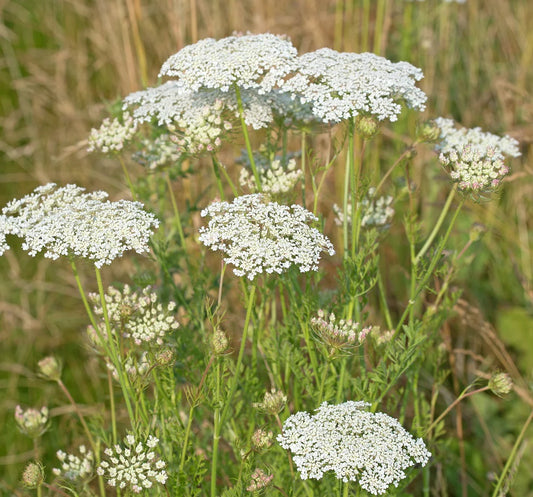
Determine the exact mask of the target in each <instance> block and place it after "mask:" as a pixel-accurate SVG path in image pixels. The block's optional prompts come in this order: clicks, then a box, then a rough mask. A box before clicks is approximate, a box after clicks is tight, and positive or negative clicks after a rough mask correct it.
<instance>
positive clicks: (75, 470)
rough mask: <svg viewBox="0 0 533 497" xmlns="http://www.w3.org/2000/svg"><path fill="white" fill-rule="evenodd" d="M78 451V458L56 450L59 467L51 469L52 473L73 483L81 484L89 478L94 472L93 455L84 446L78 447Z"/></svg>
mask: <svg viewBox="0 0 533 497" xmlns="http://www.w3.org/2000/svg"><path fill="white" fill-rule="evenodd" d="M78 451H79V453H80V456H77V455H75V454H67V453H66V452H63V451H62V450H58V451H57V452H56V455H57V458H58V459H59V462H60V463H61V467H60V468H54V469H52V473H54V475H56V476H59V477H60V478H64V479H65V480H69V481H71V482H73V483H82V482H84V481H86V480H88V479H89V478H91V476H92V475H93V471H94V454H93V452H92V451H91V450H87V448H86V447H85V445H80V446H79V449H78Z"/></svg>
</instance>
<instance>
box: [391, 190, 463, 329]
mask: <svg viewBox="0 0 533 497" xmlns="http://www.w3.org/2000/svg"><path fill="white" fill-rule="evenodd" d="M463 204H464V199H462V200H461V202H460V203H459V205H458V206H457V209H456V211H455V213H454V215H453V218H452V220H451V221H450V224H449V226H448V229H447V230H446V233H445V235H444V237H443V238H442V240H441V241H440V243H439V245H438V246H437V250H435V253H434V254H433V258H432V260H431V262H430V265H429V267H428V269H427V271H426V273H425V275H424V276H423V278H422V280H421V281H420V283H419V284H418V285H417V287H416V289H415V290H414V292H412V293H411V295H410V299H409V303H408V304H407V306H406V308H405V310H404V312H403V314H402V316H401V318H400V320H399V321H398V324H397V325H396V328H395V330H396V331H395V334H397V333H398V331H399V329H400V327H401V326H402V324H403V322H404V320H405V318H406V317H407V315H408V314H409V312H410V309H411V306H413V305H414V304H415V299H416V297H418V295H419V294H420V292H421V291H422V290H423V289H424V287H425V285H426V283H427V281H428V280H429V278H430V276H431V275H432V274H433V270H434V269H435V267H436V265H437V263H438V261H439V259H440V256H441V254H442V251H443V249H444V246H445V245H446V242H447V241H448V238H449V236H450V233H451V231H452V228H453V226H454V224H455V220H456V219H457V216H458V214H459V211H460V210H461V207H462V206H463Z"/></svg>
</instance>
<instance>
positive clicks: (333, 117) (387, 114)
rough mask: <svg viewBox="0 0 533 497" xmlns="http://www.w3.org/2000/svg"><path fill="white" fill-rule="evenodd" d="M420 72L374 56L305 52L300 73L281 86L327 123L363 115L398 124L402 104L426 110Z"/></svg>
mask: <svg viewBox="0 0 533 497" xmlns="http://www.w3.org/2000/svg"><path fill="white" fill-rule="evenodd" d="M422 78H423V74H422V71H421V70H420V69H418V68H416V67H414V66H412V65H411V64H409V63H407V62H396V63H394V62H391V61H389V60H387V59H385V58H384V57H380V56H378V55H375V54H372V53H361V54H358V53H347V52H343V53H339V52H337V51H335V50H332V49H330V48H322V49H319V50H316V51H315V52H310V53H306V54H303V55H302V56H300V57H299V58H298V69H297V71H296V73H295V74H294V75H293V76H291V77H289V78H288V79H287V80H286V82H285V83H284V84H283V85H282V87H281V88H282V90H284V91H288V92H291V93H292V94H293V97H294V98H299V99H300V101H301V102H302V103H311V104H312V107H313V113H314V114H315V115H316V116H317V117H319V118H320V119H322V120H323V121H324V122H326V123H338V122H341V121H344V120H347V119H351V118H354V117H356V116H358V115H359V114H365V115H372V116H374V117H376V118H377V119H378V120H380V121H382V120H384V119H389V120H391V121H396V120H397V119H398V115H399V114H400V112H401V109H402V107H401V103H402V102H405V103H406V104H407V105H408V106H409V107H412V108H414V109H417V110H424V108H425V102H426V99H427V97H426V95H425V94H424V92H423V91H422V90H420V89H419V88H417V87H416V86H415V83H416V82H417V81H419V80H420V79H422Z"/></svg>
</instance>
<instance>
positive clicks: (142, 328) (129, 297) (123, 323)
mask: <svg viewBox="0 0 533 497" xmlns="http://www.w3.org/2000/svg"><path fill="white" fill-rule="evenodd" d="M104 298H105V302H106V308H107V315H108V319H109V322H110V325H111V328H112V329H113V331H114V332H115V333H120V334H121V336H124V337H125V338H131V339H132V340H133V342H134V343H135V344H136V345H141V344H142V343H147V344H156V345H162V344H163V339H164V338H165V337H166V336H167V335H168V334H169V333H171V332H172V331H174V330H176V329H178V328H179V323H178V322H177V321H176V319H175V316H174V311H175V310H176V303H175V302H169V303H168V304H167V305H166V306H163V304H161V303H160V302H159V299H158V296H157V294H156V293H155V292H152V291H151V287H146V288H144V289H142V290H137V291H134V290H132V288H131V287H130V286H129V285H124V288H123V290H122V291H120V290H119V289H117V288H114V287H109V288H108V289H107V293H106V294H105V297H104ZM89 299H90V300H91V302H92V303H93V306H94V312H95V314H96V315H97V316H102V317H103V314H104V312H103V309H102V306H101V302H100V295H99V294H96V293H91V294H90V295H89ZM100 328H101V329H102V330H104V329H105V324H104V322H103V321H102V323H101V324H100Z"/></svg>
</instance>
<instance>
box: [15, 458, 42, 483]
mask: <svg viewBox="0 0 533 497" xmlns="http://www.w3.org/2000/svg"><path fill="white" fill-rule="evenodd" d="M20 482H21V483H22V486H23V487H25V488H37V487H39V486H40V485H41V484H42V483H43V482H44V468H43V465H42V464H41V463H40V462H30V463H28V464H27V465H26V467H25V468H24V471H23V472H22V477H21V478H20Z"/></svg>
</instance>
